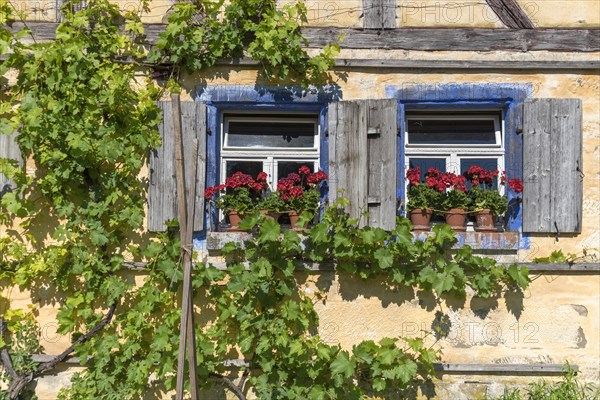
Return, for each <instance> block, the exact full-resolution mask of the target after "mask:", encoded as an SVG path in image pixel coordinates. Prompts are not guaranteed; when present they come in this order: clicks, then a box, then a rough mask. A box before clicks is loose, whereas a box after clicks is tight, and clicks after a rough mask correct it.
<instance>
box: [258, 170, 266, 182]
mask: <svg viewBox="0 0 600 400" xmlns="http://www.w3.org/2000/svg"><path fill="white" fill-rule="evenodd" d="M256 181H257V182H266V181H267V173H266V172H259V173H258V175H257V176H256Z"/></svg>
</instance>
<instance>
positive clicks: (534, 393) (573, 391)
mask: <svg viewBox="0 0 600 400" xmlns="http://www.w3.org/2000/svg"><path fill="white" fill-rule="evenodd" d="M563 371H564V375H563V377H562V379H561V380H560V381H557V382H548V381H545V380H539V381H537V382H533V383H530V384H529V386H528V388H527V390H526V393H525V395H523V394H522V393H521V391H519V390H518V389H512V390H511V389H508V388H505V389H504V393H503V394H502V396H500V397H497V398H496V400H525V399H527V400H598V399H600V388H599V387H598V385H597V384H593V383H585V384H584V383H581V382H579V381H578V379H577V378H576V372H575V371H574V370H573V368H572V367H571V366H570V365H569V363H568V362H566V363H565V365H564V367H563Z"/></svg>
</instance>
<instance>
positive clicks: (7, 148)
mask: <svg viewBox="0 0 600 400" xmlns="http://www.w3.org/2000/svg"><path fill="white" fill-rule="evenodd" d="M17 135H18V133H13V134H12V135H3V134H0V158H9V159H12V160H17V161H18V162H19V165H20V166H23V159H22V157H21V149H19V145H18V144H17V141H16V139H17ZM14 188H15V184H14V182H13V181H12V180H10V179H8V178H7V177H6V176H4V174H2V173H1V172H0V197H2V195H3V194H4V193H7V192H10V191H12V190H14Z"/></svg>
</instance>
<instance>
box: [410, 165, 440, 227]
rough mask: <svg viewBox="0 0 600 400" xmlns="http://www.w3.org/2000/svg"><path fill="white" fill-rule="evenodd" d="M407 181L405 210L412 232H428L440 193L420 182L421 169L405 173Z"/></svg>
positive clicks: (416, 168)
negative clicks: (406, 210) (408, 216)
mask: <svg viewBox="0 0 600 400" xmlns="http://www.w3.org/2000/svg"><path fill="white" fill-rule="evenodd" d="M406 178H407V179H408V182H409V185H408V193H407V199H408V203H407V209H408V212H409V215H410V221H411V223H412V224H413V231H417V232H426V231H429V230H430V226H429V222H430V221H431V215H432V214H433V208H435V207H438V204H439V199H440V192H438V191H437V190H436V189H434V188H433V187H430V186H429V185H427V184H425V183H424V182H421V168H420V167H414V168H410V169H409V170H408V171H406Z"/></svg>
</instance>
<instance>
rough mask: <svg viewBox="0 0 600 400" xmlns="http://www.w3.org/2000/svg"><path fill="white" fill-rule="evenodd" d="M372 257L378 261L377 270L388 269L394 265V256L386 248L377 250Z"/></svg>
mask: <svg viewBox="0 0 600 400" xmlns="http://www.w3.org/2000/svg"><path fill="white" fill-rule="evenodd" d="M373 256H374V257H375V259H376V260H377V261H379V268H381V269H388V268H391V267H392V266H393V265H394V256H393V255H392V252H391V251H390V250H389V249H388V248H385V247H382V248H379V249H377V251H375V253H374V254H373Z"/></svg>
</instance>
